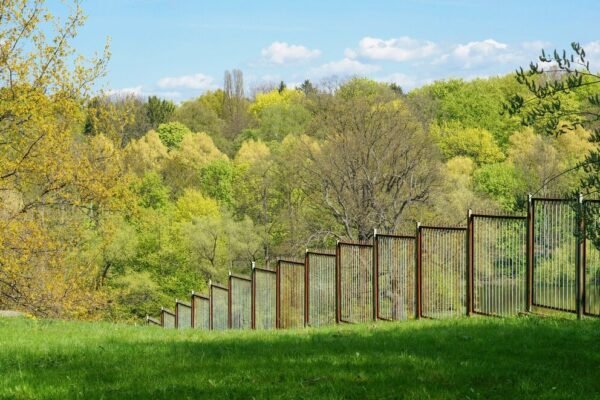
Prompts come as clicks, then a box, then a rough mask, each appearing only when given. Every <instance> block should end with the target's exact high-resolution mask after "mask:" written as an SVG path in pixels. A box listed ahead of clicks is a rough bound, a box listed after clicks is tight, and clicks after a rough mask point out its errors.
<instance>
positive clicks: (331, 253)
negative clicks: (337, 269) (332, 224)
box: [306, 250, 335, 257]
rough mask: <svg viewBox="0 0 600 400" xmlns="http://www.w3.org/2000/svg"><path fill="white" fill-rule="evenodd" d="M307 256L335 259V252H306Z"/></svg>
mask: <svg viewBox="0 0 600 400" xmlns="http://www.w3.org/2000/svg"><path fill="white" fill-rule="evenodd" d="M306 255H309V256H325V257H335V252H334V251H331V252H328V251H326V250H306Z"/></svg>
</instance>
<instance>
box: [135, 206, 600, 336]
mask: <svg viewBox="0 0 600 400" xmlns="http://www.w3.org/2000/svg"><path fill="white" fill-rule="evenodd" d="M599 232H600V201H598V200H586V201H584V200H583V199H582V198H578V199H545V198H544V199H542V198H531V197H530V198H529V202H528V209H527V216H516V215H493V214H481V213H472V212H469V215H468V218H467V227H466V228H465V227H436V226H420V225H419V224H418V225H417V229H416V235H415V236H412V235H392V234H377V232H376V231H375V234H374V236H373V240H372V241H369V242H338V244H337V246H336V249H335V253H333V252H332V253H329V252H327V251H309V250H307V251H306V254H305V259H304V260H303V261H290V260H279V261H278V262H277V266H276V270H275V271H273V270H270V269H267V268H257V267H256V266H255V265H254V264H253V266H252V277H251V279H250V278H245V277H239V276H234V275H231V276H230V278H229V285H228V287H224V286H220V285H216V284H212V283H209V294H208V296H203V295H197V294H195V293H193V292H192V297H191V304H186V303H184V302H181V301H176V304H175V312H171V311H169V310H166V309H162V311H161V314H160V321H158V320H154V319H152V318H150V317H148V318H147V319H146V322H147V324H149V325H158V324H159V325H161V326H163V327H165V328H174V327H177V328H189V327H193V328H195V329H204V330H223V329H228V328H231V329H250V328H252V329H274V328H299V327H303V326H315V327H317V326H325V325H329V324H334V323H342V322H343V323H359V322H368V321H373V320H376V319H380V320H406V319H410V318H413V317H415V318H420V317H426V318H455V317H459V316H463V315H471V314H473V313H475V314H482V315H491V316H501V317H503V316H514V315H517V314H519V313H522V312H530V311H538V310H540V309H544V308H545V309H553V310H558V311H563V312H575V313H577V315H578V317H582V316H583V315H588V316H596V317H600V250H599V249H600V244H599V243H598V237H599V236H600V235H599V234H598V233H599Z"/></svg>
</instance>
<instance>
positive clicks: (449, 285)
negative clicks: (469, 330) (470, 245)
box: [417, 226, 468, 318]
mask: <svg viewBox="0 0 600 400" xmlns="http://www.w3.org/2000/svg"><path fill="white" fill-rule="evenodd" d="M466 232H467V229H466V228H456V227H433V226H420V227H419V228H418V232H417V243H418V247H419V254H418V256H417V266H418V269H419V275H420V296H419V297H420V303H421V309H420V311H421V312H420V314H419V315H420V316H421V317H427V318H456V317H459V316H461V315H465V314H466V308H467V298H466V296H467V277H468V275H467V257H466V244H467V240H466V239H467V235H466Z"/></svg>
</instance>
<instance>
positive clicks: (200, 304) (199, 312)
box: [192, 294, 210, 331]
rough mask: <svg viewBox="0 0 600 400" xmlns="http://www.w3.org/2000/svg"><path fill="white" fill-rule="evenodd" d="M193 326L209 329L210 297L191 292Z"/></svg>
mask: <svg viewBox="0 0 600 400" xmlns="http://www.w3.org/2000/svg"><path fill="white" fill-rule="evenodd" d="M192 316H193V326H192V327H193V328H194V329H201V330H205V331H207V330H209V329H210V299H209V298H208V297H206V296H202V295H197V294H192Z"/></svg>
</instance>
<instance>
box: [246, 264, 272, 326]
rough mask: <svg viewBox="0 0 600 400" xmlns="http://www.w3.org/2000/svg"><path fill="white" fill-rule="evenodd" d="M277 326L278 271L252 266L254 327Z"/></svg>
mask: <svg viewBox="0 0 600 400" xmlns="http://www.w3.org/2000/svg"><path fill="white" fill-rule="evenodd" d="M276 327H277V273H276V272H275V271H272V270H270V269H264V268H258V267H256V266H255V265H253V268H252V328H254V329H275V328H276Z"/></svg>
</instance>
